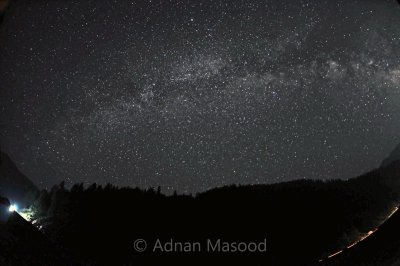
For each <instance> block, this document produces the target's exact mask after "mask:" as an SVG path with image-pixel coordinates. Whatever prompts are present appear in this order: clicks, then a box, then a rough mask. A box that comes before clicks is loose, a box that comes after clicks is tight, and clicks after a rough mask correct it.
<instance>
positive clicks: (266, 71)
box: [0, 0, 400, 193]
mask: <svg viewBox="0 0 400 266" xmlns="http://www.w3.org/2000/svg"><path fill="white" fill-rule="evenodd" d="M399 14H400V8H399V7H398V6H397V5H396V2H395V1H389V0H387V1H356V0H351V1H348V0H347V1H340V0H337V1H313V0H304V1H298V3H293V1H274V0H269V1H261V0H257V1H250V2H247V1H228V0H221V1H208V0H207V1H68V2H65V1H36V2H35V3H31V2H30V1H18V2H17V3H15V7H14V8H13V10H12V12H11V13H10V14H9V15H8V17H7V19H6V20H5V22H4V24H3V25H2V29H1V32H0V35H1V36H0V39H1V40H2V41H1V42H0V56H1V58H2V60H1V62H0V67H1V69H2V71H1V72H0V81H1V95H0V104H1V114H0V126H1V133H0V134H1V140H0V144H1V147H2V149H4V150H5V151H6V152H8V153H9V154H10V155H11V156H12V157H13V159H14V160H15V161H16V162H17V164H18V166H19V167H20V168H21V170H23V172H24V173H26V175H27V176H29V177H30V178H32V180H33V181H34V182H36V183H37V184H39V185H41V186H42V187H48V186H51V185H52V184H55V183H59V182H60V181H62V180H66V181H67V183H70V184H72V183H75V182H84V183H85V184H89V183H92V182H97V183H105V182H111V183H113V184H116V185H120V186H125V185H129V186H141V187H149V186H153V187H155V186H158V185H160V186H161V187H162V188H163V191H164V192H167V193H170V192H172V191H173V190H178V191H181V192H197V191H203V190H206V189H209V188H212V187H215V186H221V185H227V184H232V183H237V184H238V183H240V184H259V183H271V182H280V181H288V180H294V179H302V178H315V179H329V178H349V177H353V176H356V175H359V174H361V173H363V172H365V171H367V170H370V169H372V168H373V167H377V166H378V165H379V163H380V161H381V160H382V159H383V158H384V157H385V156H386V155H387V154H388V153H389V152H390V151H391V150H392V149H393V148H394V146H395V145H396V144H397V143H398V142H400V138H399V132H400V123H399V121H400V117H399V116H400V49H399V48H400V30H399V27H398V25H400V15H399Z"/></svg>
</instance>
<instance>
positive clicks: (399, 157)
mask: <svg viewBox="0 0 400 266" xmlns="http://www.w3.org/2000/svg"><path fill="white" fill-rule="evenodd" d="M396 161H400V144H399V145H398V146H397V147H396V148H395V149H394V150H393V151H392V152H391V153H390V155H389V157H387V158H386V159H385V160H383V162H382V165H381V167H387V166H389V165H390V164H391V163H394V162H396Z"/></svg>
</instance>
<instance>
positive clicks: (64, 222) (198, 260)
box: [34, 163, 400, 266]
mask: <svg viewBox="0 0 400 266" xmlns="http://www.w3.org/2000/svg"><path fill="white" fill-rule="evenodd" d="M399 193H400V163H393V164H391V165H389V166H388V167H386V168H382V169H377V170H374V171H372V172H370V173H367V174H365V175H363V176H360V177H358V178H354V179H350V180H347V181H340V180H333V181H312V180H301V181H294V182H287V183H280V184H274V185H256V186H229V187H223V188H218V189H213V190H211V191H208V192H205V193H201V194H198V195H196V196H188V195H186V196H185V195H176V194H175V195H174V196H165V195H162V194H161V193H160V190H157V191H156V190H154V189H149V190H146V191H142V190H140V189H131V188H116V187H113V186H112V185H107V186H106V187H102V186H97V185H95V184H94V185H92V186H90V187H88V188H86V189H84V187H83V185H82V184H77V185H75V186H73V187H72V188H71V189H70V190H68V189H65V188H64V186H63V184H61V185H59V186H55V187H54V188H53V189H52V190H51V191H49V192H48V191H43V192H42V193H41V195H40V198H39V200H38V201H37V202H36V203H35V205H34V206H35V210H36V219H37V220H36V221H35V224H36V225H37V226H38V227H40V228H41V230H42V231H43V232H44V233H45V234H46V235H47V236H48V237H49V238H50V239H52V240H53V241H54V242H57V243H59V244H60V245H62V246H63V247H64V248H66V249H68V250H69V251H71V252H73V254H74V256H77V257H80V258H81V259H82V260H85V261H89V262H90V263H92V264H94V265H204V264H206V263H207V264H210V265H217V264H219V263H220V264H224V265H229V264H232V265H243V264H246V265H276V266H279V265H291V266H293V265H295V266H296V265H297V266H301V265H311V264H314V263H316V262H318V261H319V259H321V258H324V257H327V256H328V255H329V254H331V253H333V252H334V251H336V250H338V249H342V248H344V247H346V246H348V245H350V244H351V243H353V242H354V241H357V240H358V239H359V238H360V237H361V236H362V235H364V234H366V233H367V232H369V231H370V230H373V229H375V228H376V227H377V226H379V225H380V224H381V223H382V222H383V221H384V219H385V217H387V215H388V214H389V213H390V212H391V211H392V210H393V208H394V206H397V204H398V202H399V199H400V194H399ZM139 238H140V239H145V240H146V241H147V246H148V249H147V251H145V252H136V251H135V250H134V242H135V240H136V239H139ZM159 239H161V241H162V242H168V241H170V240H171V239H172V240H173V241H179V242H191V243H193V242H200V243H201V244H202V247H203V249H202V251H201V252H197V253H184V252H180V253H179V252H178V253H176V252H175V253H174V252H172V253H168V252H167V253H163V252H153V251H152V249H153V247H154V245H155V243H157V240H159ZM208 239H210V240H211V241H217V240H218V239H220V240H221V241H227V242H232V241H233V242H242V241H244V242H253V241H254V242H261V241H263V240H264V239H266V241H267V252H255V253H250V252H243V253H229V252H228V253H224V252H213V253H210V252H206V251H204V249H205V248H206V247H205V246H206V243H207V241H208Z"/></svg>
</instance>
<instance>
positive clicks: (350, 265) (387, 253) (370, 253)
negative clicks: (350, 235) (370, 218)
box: [320, 211, 400, 266]
mask: <svg viewBox="0 0 400 266" xmlns="http://www.w3.org/2000/svg"><path fill="white" fill-rule="evenodd" d="M320 265H321V266H336V265H338V266H339V265H340V266H396V265H400V211H397V212H396V213H395V214H394V215H393V216H392V217H391V218H390V219H389V220H387V221H386V222H385V223H384V224H383V225H382V226H380V227H379V229H378V230H377V231H376V232H375V233H374V234H372V235H371V236H370V237H368V238H367V239H365V240H364V241H362V242H360V243H359V244H357V245H356V246H354V247H352V248H350V249H346V250H344V251H343V253H341V254H339V255H337V256H335V257H333V258H331V259H328V260H326V261H325V262H323V263H321V264H320Z"/></svg>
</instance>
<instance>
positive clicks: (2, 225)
mask: <svg viewBox="0 0 400 266" xmlns="http://www.w3.org/2000/svg"><path fill="white" fill-rule="evenodd" d="M0 211H4V208H0ZM8 215H9V217H8V220H7V221H6V222H1V221H0V265H2V266H3V265H4V266H5V265H38V266H39V265H40V266H46V265H49V266H50V265H51V266H54V265H79V263H78V262H77V261H74V262H73V261H72V260H71V259H70V258H69V256H67V255H66V254H65V253H63V252H62V251H61V250H60V249H58V248H56V247H55V246H54V244H53V243H51V242H50V241H49V240H47V238H46V237H45V236H44V235H43V234H42V233H40V232H39V230H38V229H37V228H35V227H34V226H33V225H31V224H30V223H29V222H27V221H25V220H24V219H23V218H22V217H21V216H19V215H18V213H15V212H14V213H9V214H8Z"/></svg>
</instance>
